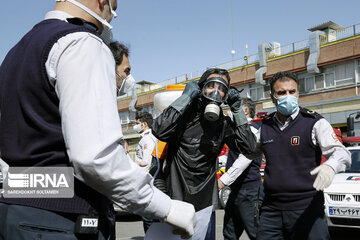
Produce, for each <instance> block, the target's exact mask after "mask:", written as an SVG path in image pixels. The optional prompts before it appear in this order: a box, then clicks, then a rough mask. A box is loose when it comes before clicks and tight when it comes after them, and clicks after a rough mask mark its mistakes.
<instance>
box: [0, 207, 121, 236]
mask: <svg viewBox="0 0 360 240" xmlns="http://www.w3.org/2000/svg"><path fill="white" fill-rule="evenodd" d="M76 218H77V216H76V215H75V214H74V215H73V214H59V213H55V212H50V211H47V210H42V209H38V208H32V207H27V206H21V205H12V204H5V203H0V240H28V239H42V240H78V239H84V240H85V239H88V240H93V239H94V240H105V239H106V240H107V239H115V221H114V222H111V221H112V220H111V219H108V217H106V216H99V225H98V226H99V227H98V228H99V232H98V233H97V234H90V235H88V234H75V233H74V231H75V224H76ZM109 220H110V223H109ZM109 228H113V229H111V230H109Z"/></svg>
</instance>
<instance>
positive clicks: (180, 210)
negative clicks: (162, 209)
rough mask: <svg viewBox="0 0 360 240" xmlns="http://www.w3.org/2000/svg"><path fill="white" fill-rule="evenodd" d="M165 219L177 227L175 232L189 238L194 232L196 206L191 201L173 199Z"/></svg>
mask: <svg viewBox="0 0 360 240" xmlns="http://www.w3.org/2000/svg"><path fill="white" fill-rule="evenodd" d="M164 221H165V222H167V223H169V224H171V225H173V226H174V227H176V228H177V229H175V230H174V234H177V235H181V238H186V239H188V238H190V237H191V236H192V235H193V234H194V227H195V223H196V218H195V208H194V206H193V205H192V204H190V203H186V202H182V201H178V200H171V207H170V212H169V215H168V216H167V217H166V218H165V220H164Z"/></svg>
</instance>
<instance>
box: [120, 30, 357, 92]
mask: <svg viewBox="0 0 360 240" xmlns="http://www.w3.org/2000/svg"><path fill="white" fill-rule="evenodd" d="M358 34H360V24H356V25H352V26H350V27H347V28H345V29H343V30H340V31H337V32H336V39H335V40H340V39H344V38H348V37H352V36H355V35H358ZM331 41H332V40H331ZM328 42H329V39H328V38H327V36H325V37H324V38H323V39H321V44H326V43H328ZM307 48H309V40H308V39H305V40H302V41H298V42H294V43H291V44H288V45H283V46H280V51H279V52H280V53H281V54H280V56H281V55H286V54H289V53H293V52H297V51H301V50H304V49H307ZM258 61H259V56H258V54H253V55H250V56H248V57H247V60H244V59H237V60H233V61H230V62H226V63H222V64H219V65H216V66H212V67H219V68H224V69H227V70H229V69H233V68H238V67H242V66H245V65H248V64H253V63H256V62H258ZM208 68H210V67H208ZM208 68H205V69H201V70H198V71H195V72H191V73H186V74H184V75H180V76H177V77H174V78H171V79H167V80H165V81H161V82H158V83H156V84H157V85H158V86H157V88H162V87H165V86H166V85H169V84H178V83H181V82H185V81H187V80H191V79H196V78H199V77H200V76H201V75H202V73H203V72H204V71H206V69H208ZM151 89H152V90H154V89H156V88H151ZM141 92H144V91H141ZM129 96H131V94H127V95H126V96H124V97H129Z"/></svg>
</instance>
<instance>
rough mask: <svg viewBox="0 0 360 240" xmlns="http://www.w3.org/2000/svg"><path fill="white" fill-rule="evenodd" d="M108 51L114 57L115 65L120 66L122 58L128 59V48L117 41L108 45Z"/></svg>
mask: <svg viewBox="0 0 360 240" xmlns="http://www.w3.org/2000/svg"><path fill="white" fill-rule="evenodd" d="M109 47H110V50H111V52H112V54H113V56H114V59H115V63H116V65H120V64H121V63H122V61H123V56H124V55H125V56H126V57H129V48H127V47H126V46H125V45H124V44H122V43H119V42H118V41H115V42H111V43H110V44H109Z"/></svg>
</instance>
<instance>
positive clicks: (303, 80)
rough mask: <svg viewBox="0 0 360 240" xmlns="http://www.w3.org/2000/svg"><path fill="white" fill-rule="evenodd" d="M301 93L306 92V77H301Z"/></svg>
mask: <svg viewBox="0 0 360 240" xmlns="http://www.w3.org/2000/svg"><path fill="white" fill-rule="evenodd" d="M298 80H299V93H304V92H305V78H299V79H298Z"/></svg>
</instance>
